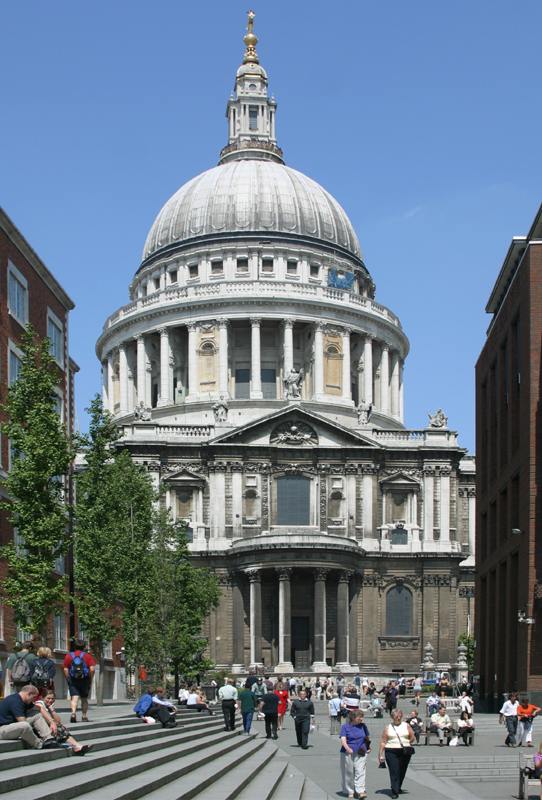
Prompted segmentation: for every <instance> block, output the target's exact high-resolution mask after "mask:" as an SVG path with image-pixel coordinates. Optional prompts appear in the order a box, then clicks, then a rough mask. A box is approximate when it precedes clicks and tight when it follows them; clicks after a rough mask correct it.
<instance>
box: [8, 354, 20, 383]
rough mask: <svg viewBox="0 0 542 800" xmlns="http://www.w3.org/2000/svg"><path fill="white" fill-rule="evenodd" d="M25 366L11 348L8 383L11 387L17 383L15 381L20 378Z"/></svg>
mask: <svg viewBox="0 0 542 800" xmlns="http://www.w3.org/2000/svg"><path fill="white" fill-rule="evenodd" d="M22 366H23V362H22V360H21V359H20V358H19V356H18V355H17V353H16V352H15V351H14V350H12V349H11V348H10V350H9V366H8V369H9V375H8V383H9V385H10V386H11V385H12V384H14V383H15V381H16V380H17V379H18V378H19V375H20V374H21V368H22Z"/></svg>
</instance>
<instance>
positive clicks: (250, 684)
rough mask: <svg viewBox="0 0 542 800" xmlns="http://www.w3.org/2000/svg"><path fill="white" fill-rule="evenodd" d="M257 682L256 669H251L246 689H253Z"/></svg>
mask: <svg viewBox="0 0 542 800" xmlns="http://www.w3.org/2000/svg"><path fill="white" fill-rule="evenodd" d="M257 680H258V676H257V675H256V672H255V671H254V669H249V671H248V678H247V679H246V681H245V689H252V687H253V686H254V684H255V683H256V681H257Z"/></svg>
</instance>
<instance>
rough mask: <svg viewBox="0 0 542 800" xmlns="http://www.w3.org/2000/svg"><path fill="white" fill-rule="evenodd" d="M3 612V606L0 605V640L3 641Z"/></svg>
mask: <svg viewBox="0 0 542 800" xmlns="http://www.w3.org/2000/svg"><path fill="white" fill-rule="evenodd" d="M4 613H5V606H3V605H0V642H3V641H4Z"/></svg>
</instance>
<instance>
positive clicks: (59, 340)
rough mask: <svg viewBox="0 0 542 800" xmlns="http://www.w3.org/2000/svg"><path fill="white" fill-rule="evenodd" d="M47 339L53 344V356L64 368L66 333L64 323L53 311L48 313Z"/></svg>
mask: <svg viewBox="0 0 542 800" xmlns="http://www.w3.org/2000/svg"><path fill="white" fill-rule="evenodd" d="M47 338H48V339H49V341H50V343H51V355H52V356H53V358H54V359H55V361H56V362H57V363H58V364H60V365H61V366H62V365H63V364H64V332H63V329H62V323H61V322H60V320H59V319H58V317H57V316H55V315H54V314H53V312H52V311H51V310H48V311H47Z"/></svg>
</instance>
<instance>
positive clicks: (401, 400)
mask: <svg viewBox="0 0 542 800" xmlns="http://www.w3.org/2000/svg"><path fill="white" fill-rule="evenodd" d="M404 363H405V362H404V361H402V360H401V361H400V362H399V419H400V420H401V422H404V421H405V393H404V389H405V387H404V382H403V370H404Z"/></svg>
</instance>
